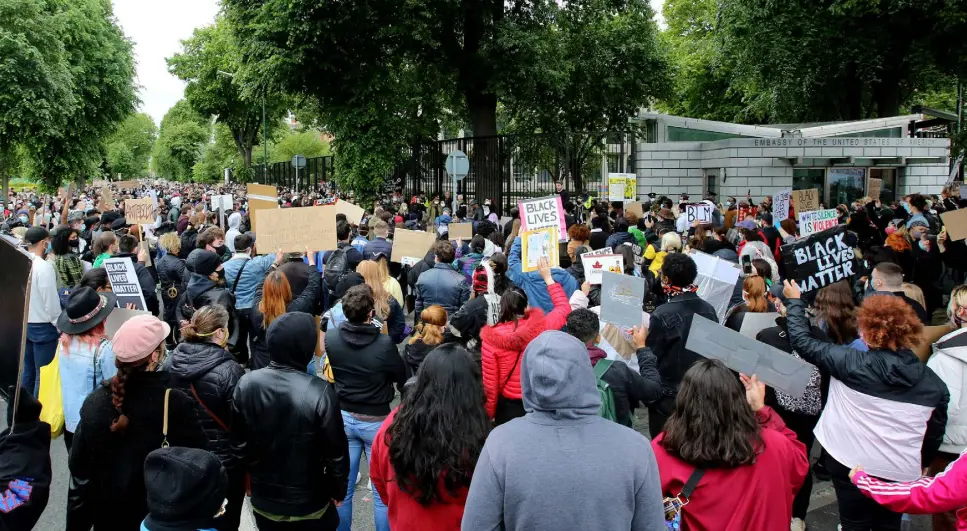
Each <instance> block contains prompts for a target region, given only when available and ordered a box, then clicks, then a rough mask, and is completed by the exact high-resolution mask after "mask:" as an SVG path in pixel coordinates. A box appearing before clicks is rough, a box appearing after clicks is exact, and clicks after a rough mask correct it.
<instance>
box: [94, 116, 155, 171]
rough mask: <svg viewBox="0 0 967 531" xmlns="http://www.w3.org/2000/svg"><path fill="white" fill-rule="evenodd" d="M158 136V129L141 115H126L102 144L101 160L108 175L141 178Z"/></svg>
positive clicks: (150, 120)
mask: <svg viewBox="0 0 967 531" xmlns="http://www.w3.org/2000/svg"><path fill="white" fill-rule="evenodd" d="M157 137H158V127H157V126H156V125H154V120H152V119H151V117H150V116H148V115H147V114H145V113H135V114H131V115H129V116H128V117H127V118H125V119H124V121H123V122H121V125H120V126H118V128H117V130H116V131H115V132H114V134H112V135H111V136H110V137H109V138H108V139H107V140H106V141H105V152H106V157H105V160H106V162H107V166H108V169H109V173H110V174H111V175H117V174H119V173H120V174H121V175H122V176H124V177H126V178H135V177H142V176H144V175H146V172H147V171H148V160H149V159H150V158H151V151H152V150H153V149H154V142H155V139H156V138H157Z"/></svg>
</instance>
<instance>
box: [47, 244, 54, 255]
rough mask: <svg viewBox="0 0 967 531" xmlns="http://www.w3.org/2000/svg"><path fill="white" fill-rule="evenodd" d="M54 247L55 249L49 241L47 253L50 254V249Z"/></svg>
mask: <svg viewBox="0 0 967 531" xmlns="http://www.w3.org/2000/svg"><path fill="white" fill-rule="evenodd" d="M52 249H53V246H52V245H51V244H50V242H47V254H50V251H51V250H52Z"/></svg>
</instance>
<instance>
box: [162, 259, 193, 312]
mask: <svg viewBox="0 0 967 531" xmlns="http://www.w3.org/2000/svg"><path fill="white" fill-rule="evenodd" d="M154 266H155V269H157V270H158V277H159V279H160V282H161V298H162V299H163V300H164V302H165V304H164V320H165V321H174V319H175V306H176V302H177V300H178V297H180V296H181V294H182V293H184V292H185V288H186V287H187V286H188V278H189V277H190V276H191V273H190V272H189V271H188V267H187V266H185V261H184V260H182V259H181V258H178V257H177V256H176V255H173V254H171V253H168V254H165V255H164V256H162V257H161V258H159V259H158V260H157V261H156V262H155V264H154ZM169 294H172V295H174V298H172V297H170V296H169Z"/></svg>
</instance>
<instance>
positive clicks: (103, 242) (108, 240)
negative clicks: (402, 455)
mask: <svg viewBox="0 0 967 531" xmlns="http://www.w3.org/2000/svg"><path fill="white" fill-rule="evenodd" d="M93 251H94V256H95V258H94V267H103V265H104V261H105V260H107V259H108V258H111V257H112V256H114V255H115V254H117V252H118V237H117V235H115V234H114V233H113V232H111V231H104V232H102V233H101V235H100V236H98V237H97V240H96V241H95V242H94V248H93Z"/></svg>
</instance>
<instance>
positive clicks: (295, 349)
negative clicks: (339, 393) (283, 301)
mask: <svg viewBox="0 0 967 531" xmlns="http://www.w3.org/2000/svg"><path fill="white" fill-rule="evenodd" d="M317 330H318V329H317V328H316V321H315V319H314V318H313V317H312V315H310V314H307V313H302V312H293V313H287V314H285V315H282V316H280V317H279V318H277V319H276V320H274V321H273V322H272V324H271V325H270V326H269V328H268V332H267V334H266V344H267V346H268V348H269V353H270V355H271V357H272V363H271V364H270V365H269V366H268V367H265V368H263V369H259V370H256V371H252V372H250V373H248V374H246V375H245V376H243V377H242V379H241V380H239V382H238V386H237V387H236V388H235V394H234V397H233V399H232V420H231V422H230V423H229V425H230V426H231V428H232V430H231V432H230V436H231V441H232V450H233V452H235V453H236V454H237V455H239V456H240V457H241V460H242V464H243V466H244V470H245V471H246V472H248V473H249V475H250V477H251V502H252V512H253V513H254V516H255V523H256V525H257V526H258V528H259V529H260V530H263V531H264V530H272V529H278V530H283V529H319V530H325V531H334V530H335V529H336V527H337V526H338V525H339V522H340V516H339V515H338V514H337V512H336V511H335V510H333V506H334V505H335V506H337V505H338V504H339V501H340V500H342V499H343V498H344V497H345V495H346V494H345V488H346V485H347V481H348V472H349V469H348V468H349V459H348V455H347V454H348V444H347V441H346V433H345V431H344V430H343V423H342V419H341V418H340V416H339V409H338V408H339V405H338V400H337V398H336V392H335V390H334V389H333V386H332V384H330V383H329V382H326V381H325V380H323V379H322V378H317V377H316V376H313V375H310V374H308V373H306V366H307V365H308V364H309V361H310V360H312V357H313V354H314V353H315V349H316V344H317V341H318V332H317ZM283 434H290V435H292V436H283ZM295 435H297V436H295Z"/></svg>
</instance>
